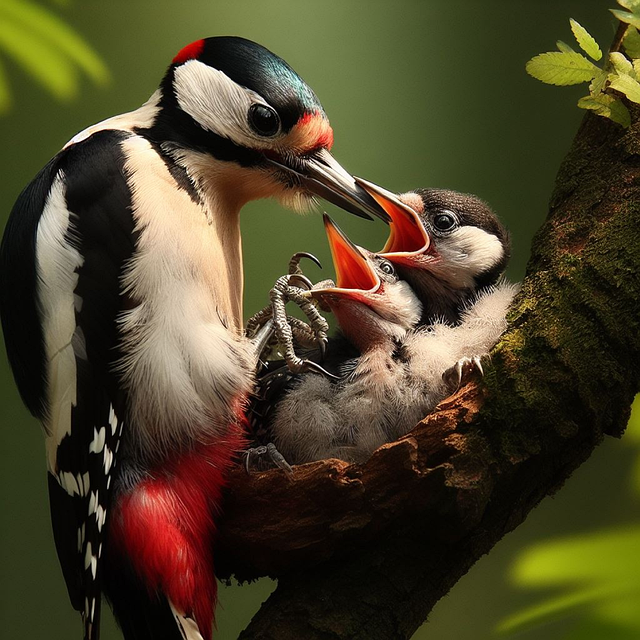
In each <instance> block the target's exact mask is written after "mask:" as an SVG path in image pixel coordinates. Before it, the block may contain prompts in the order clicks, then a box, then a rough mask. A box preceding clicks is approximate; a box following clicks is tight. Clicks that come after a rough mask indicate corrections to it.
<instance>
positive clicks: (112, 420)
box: [109, 405, 118, 435]
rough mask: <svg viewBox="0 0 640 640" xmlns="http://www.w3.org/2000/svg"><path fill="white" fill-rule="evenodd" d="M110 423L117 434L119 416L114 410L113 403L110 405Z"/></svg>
mask: <svg viewBox="0 0 640 640" xmlns="http://www.w3.org/2000/svg"><path fill="white" fill-rule="evenodd" d="M109 424H110V425H111V433H112V434H113V435H115V434H116V429H117V428H118V418H117V417H116V412H115V411H114V410H113V405H109Z"/></svg>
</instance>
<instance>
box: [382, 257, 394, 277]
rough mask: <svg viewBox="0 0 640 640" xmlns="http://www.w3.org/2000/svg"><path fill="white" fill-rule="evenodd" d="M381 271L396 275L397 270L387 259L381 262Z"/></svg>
mask: <svg viewBox="0 0 640 640" xmlns="http://www.w3.org/2000/svg"><path fill="white" fill-rule="evenodd" d="M380 271H382V273H386V274H387V275H389V276H394V275H395V274H396V270H395V269H394V268H393V265H392V264H391V263H390V262H387V261H386V260H385V261H384V262H381V263H380Z"/></svg>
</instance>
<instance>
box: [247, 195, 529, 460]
mask: <svg viewBox="0 0 640 640" xmlns="http://www.w3.org/2000/svg"><path fill="white" fill-rule="evenodd" d="M371 192H372V193H373V194H374V195H378V192H377V191H374V190H373V188H372V185H371ZM423 193H425V192H423V191H418V192H412V194H410V195H407V196H406V200H407V201H409V202H412V196H413V194H416V197H420V198H422V195H420V196H417V194H423ZM429 193H430V192H429ZM470 198H472V197H471V196H464V197H463V196H462V195H461V194H456V193H455V192H446V193H441V194H439V203H440V204H442V205H444V204H446V205H447V207H448V208H447V209H446V210H447V211H449V210H450V209H451V208H454V207H456V206H457V207H459V206H460V204H459V203H461V202H467V203H468V202H471V200H470ZM392 202H393V203H395V197H393V200H392ZM381 203H382V204H383V206H385V208H386V209H387V212H388V213H390V215H391V217H392V223H391V235H392V237H391V240H392V241H393V244H392V243H391V241H390V242H389V243H388V246H389V245H392V249H393V252H388V253H384V254H372V253H370V252H367V251H365V250H362V249H360V250H358V249H357V248H355V247H353V245H350V244H349V242H348V240H346V239H345V238H342V240H341V239H340V238H341V237H340V236H337V235H336V234H335V233H334V234H333V235H330V241H331V244H332V253H333V255H334V263H335V265H336V271H337V272H338V288H337V289H335V290H332V289H319V290H315V291H314V295H316V296H318V297H321V299H322V300H323V301H324V302H325V303H326V304H328V305H329V306H330V307H331V309H332V310H333V311H334V312H335V314H336V318H337V320H338V324H339V326H340V329H341V333H342V336H341V338H339V339H338V340H336V339H335V338H334V339H333V340H330V342H329V346H328V354H329V357H328V360H327V361H323V363H322V365H323V366H324V367H325V368H326V369H328V370H329V371H330V373H332V374H334V375H337V376H338V380H332V379H329V378H327V377H324V376H321V375H317V374H312V373H307V374H302V375H300V374H298V375H295V374H292V373H290V372H288V371H287V370H286V368H280V369H276V370H273V365H272V366H271V369H272V370H270V371H268V372H267V373H266V374H265V375H264V376H263V377H262V378H260V380H259V382H258V392H257V394H258V395H257V399H256V400H255V401H254V402H253V405H252V408H253V409H254V411H255V416H254V418H253V424H254V430H255V431H256V432H257V433H258V434H259V435H260V437H261V438H262V440H263V441H266V440H269V441H271V442H272V443H273V444H274V445H275V447H276V448H277V450H278V451H279V452H280V453H281V454H282V455H283V456H284V458H285V459H286V460H287V462H288V463H289V464H300V463H304V462H310V461H313V460H319V459H323V458H330V457H336V458H340V459H343V460H347V461H355V462H360V461H363V460H365V459H367V458H368V457H369V456H370V455H371V453H372V452H373V451H374V450H375V449H376V448H378V447H379V446H380V445H382V444H383V443H385V442H389V441H392V440H395V439H397V438H398V437H400V436H402V435H404V434H405V433H407V432H408V431H409V430H410V429H411V428H412V427H413V426H414V425H415V424H417V423H418V422H419V420H420V419H422V418H423V417H424V416H425V415H426V414H427V413H428V412H429V411H431V410H433V408H434V407H435V406H436V404H437V403H438V402H440V401H441V400H442V399H444V398H445V397H446V396H447V395H448V394H449V393H450V392H451V391H452V385H451V379H452V378H453V382H454V387H455V384H456V383H457V382H458V380H456V379H455V377H454V376H450V375H448V374H449V373H450V372H451V370H452V368H453V372H454V373H456V372H457V371H456V369H455V367H456V365H457V364H458V363H466V362H471V363H473V361H474V359H475V361H476V362H479V360H480V358H481V357H482V356H484V355H486V354H487V353H488V352H489V350H490V349H491V348H492V347H493V346H494V345H495V344H496V342H497V341H498V339H499V337H500V335H501V334H502V333H503V331H504V330H505V329H506V313H507V310H508V308H509V305H510V303H511V301H512V299H513V296H514V295H515V292H516V291H517V287H515V286H514V285H511V284H508V283H506V282H505V281H498V282H496V280H497V278H498V276H499V275H500V273H501V271H502V269H504V266H505V265H506V260H507V258H508V251H509V248H508V240H507V235H506V232H504V230H503V229H502V227H501V226H499V223H497V219H496V218H495V215H494V214H493V213H492V212H491V211H490V210H489V209H488V207H486V205H483V207H482V210H481V211H482V215H481V216H474V212H473V211H468V210H466V209H462V210H461V209H459V208H458V209H456V212H457V214H458V215H459V217H457V218H456V219H457V221H458V222H457V227H456V229H459V230H460V231H461V233H460V234H457V235H456V233H455V229H454V230H453V231H451V230H450V232H449V233H447V234H442V235H438V234H437V233H436V232H435V231H438V230H437V228H436V225H431V228H429V230H427V229H428V227H427V225H423V224H422V221H421V220H420V219H419V218H418V216H417V213H416V211H415V210H412V211H413V214H412V217H411V220H412V222H411V221H410V222H409V224H407V225H404V226H400V228H399V227H398V225H397V224H395V223H394V221H395V220H396V219H397V217H398V214H397V212H394V211H390V208H391V207H390V205H389V204H388V203H386V202H384V200H381ZM394 206H395V205H394ZM402 206H403V207H405V208H407V207H408V205H406V204H405V203H402ZM438 211H444V209H438ZM435 215H439V214H435ZM441 222H442V225H443V226H444V222H445V221H444V220H442V221H441ZM410 225H411V226H410ZM470 227H473V228H472V229H471V228H470ZM496 229H498V232H497V235H496V232H495V230H496ZM394 233H395V236H394ZM496 243H497V244H496ZM417 244H419V247H420V248H421V249H425V247H426V248H428V250H429V251H430V255H431V256H438V257H437V258H432V259H431V261H428V262H429V266H430V267H431V266H432V265H433V264H434V263H435V265H436V268H435V269H434V270H433V271H431V272H430V273H429V276H428V277H427V278H421V277H420V274H417V273H415V271H416V270H417V269H420V268H422V265H424V261H423V262H419V263H418V264H416V263H410V262H408V261H407V260H406V258H407V256H408V255H409V254H410V253H412V252H414V251H415V247H414V245H416V246H417ZM337 245H339V246H340V247H341V249H339V250H336V249H335V247H336V246H337ZM496 246H499V247H500V250H497V249H496ZM349 247H351V249H350V250H349ZM358 256H360V258H359V257H358ZM394 258H395V259H397V258H401V259H402V260H403V262H402V264H403V265H404V266H405V268H404V270H403V273H405V274H406V273H409V272H410V275H411V276H412V285H411V286H409V278H408V277H407V278H406V279H403V278H402V277H401V276H400V270H399V269H398V270H397V271H396V270H395V268H394V267H395V265H394V267H391V271H393V276H388V275H387V276H385V275H384V274H383V273H381V272H380V267H381V265H385V267H386V269H387V270H389V267H390V266H391V265H392V264H393V263H392V259H394ZM412 264H413V267H412V266H411V265H412ZM367 270H368V271H369V276H368V277H367V276H366V272H367ZM489 272H491V274H492V275H491V276H489V275H488V274H489ZM345 274H348V275H345ZM354 274H355V275H354ZM385 277H386V278H389V277H392V278H393V284H392V285H391V284H388V285H387V286H379V285H377V284H376V282H378V283H382V281H383V278H385ZM415 282H418V283H419V285H422V286H415V285H414V284H413V283H415ZM445 291H446V292H447V295H444V296H443V292H445ZM409 310H410V311H409ZM345 343H346V344H345ZM354 349H355V350H357V354H356V355H354V353H353V351H354ZM316 357H319V354H316Z"/></svg>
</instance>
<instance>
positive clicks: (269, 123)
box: [249, 104, 280, 136]
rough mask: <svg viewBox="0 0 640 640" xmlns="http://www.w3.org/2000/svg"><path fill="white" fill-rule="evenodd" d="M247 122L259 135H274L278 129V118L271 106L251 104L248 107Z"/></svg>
mask: <svg viewBox="0 0 640 640" xmlns="http://www.w3.org/2000/svg"><path fill="white" fill-rule="evenodd" d="M249 124H250V125H251V128H252V129H253V130H254V131H255V132H256V133H259V134H260V135H261V136H274V135H275V134H276V133H278V130H279V129H280V118H279V117H278V114H277V113H276V112H275V111H274V110H273V109H272V108H271V107H267V106H266V105H264V104H252V105H251V108H250V109H249Z"/></svg>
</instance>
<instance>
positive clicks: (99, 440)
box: [89, 427, 106, 453]
mask: <svg viewBox="0 0 640 640" xmlns="http://www.w3.org/2000/svg"><path fill="white" fill-rule="evenodd" d="M105 436H106V431H105V428H104V427H100V431H98V430H97V429H96V428H95V427H94V429H93V440H92V441H91V445H90V446H89V453H100V452H101V451H102V449H103V447H104V439H105Z"/></svg>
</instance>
